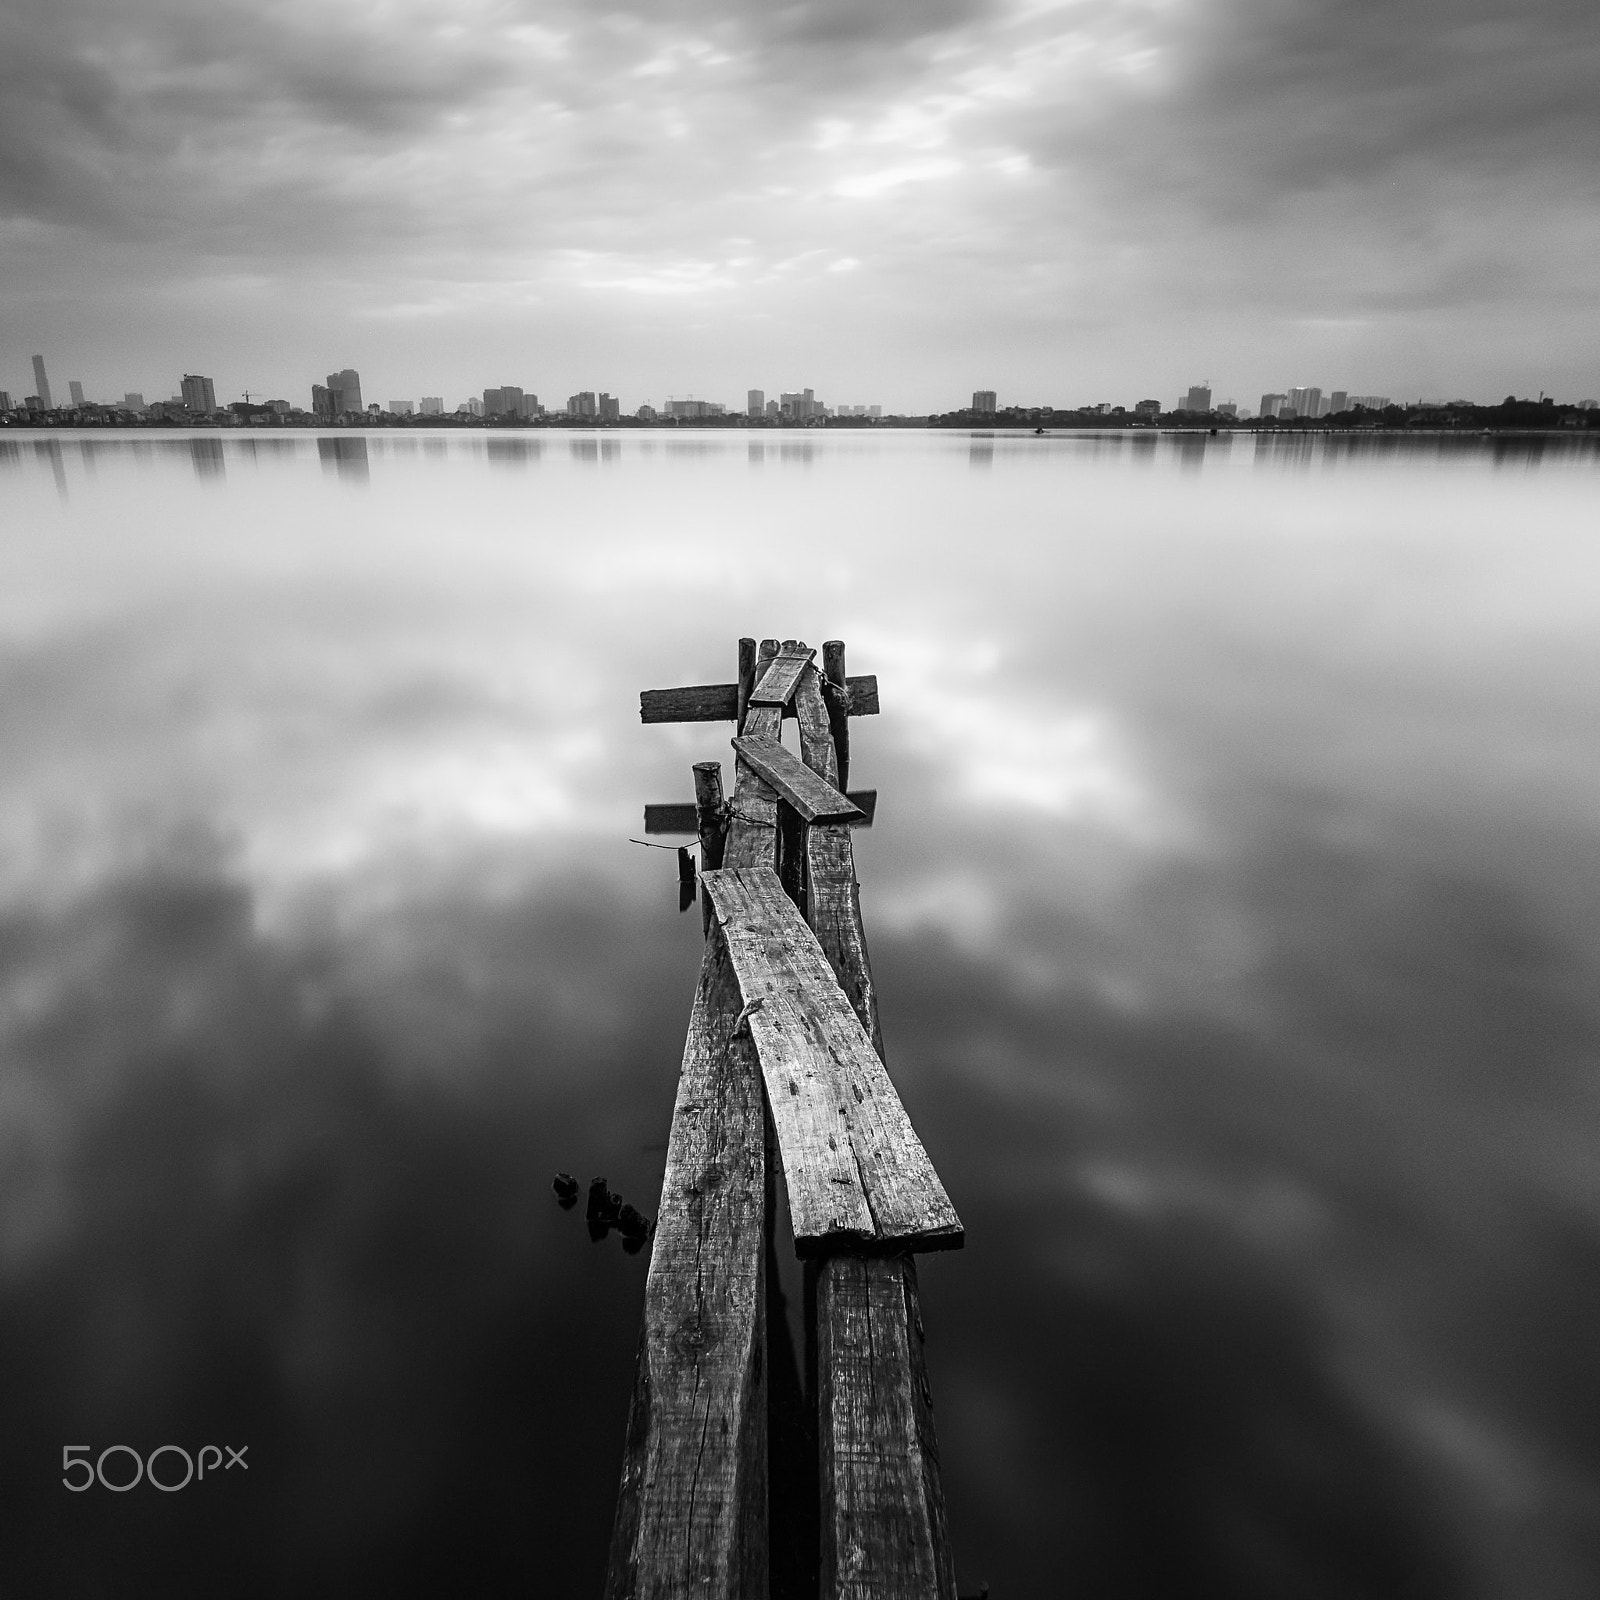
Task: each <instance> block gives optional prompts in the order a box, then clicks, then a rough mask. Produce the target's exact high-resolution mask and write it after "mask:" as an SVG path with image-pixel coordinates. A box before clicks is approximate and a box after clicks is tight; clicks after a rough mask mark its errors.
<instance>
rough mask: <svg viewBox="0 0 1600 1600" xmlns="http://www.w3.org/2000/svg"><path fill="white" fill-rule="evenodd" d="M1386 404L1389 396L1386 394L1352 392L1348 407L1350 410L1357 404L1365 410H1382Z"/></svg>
mask: <svg viewBox="0 0 1600 1600" xmlns="http://www.w3.org/2000/svg"><path fill="white" fill-rule="evenodd" d="M1388 404H1389V397H1388V395H1386V394H1353V395H1351V396H1350V409H1351V410H1352V411H1354V410H1355V408H1356V407H1357V406H1360V407H1362V409H1363V410H1366V411H1382V410H1383V408H1384V407H1385V406H1386V405H1388Z"/></svg>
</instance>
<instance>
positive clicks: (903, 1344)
mask: <svg viewBox="0 0 1600 1600" xmlns="http://www.w3.org/2000/svg"><path fill="white" fill-rule="evenodd" d="M830 654H832V652H830V649H829V647H828V646H827V645H824V647H823V664H824V670H825V671H827V670H828V669H829V668H830V666H836V669H837V671H839V672H841V673H842V671H843V667H844V660H843V646H840V647H839V650H838V652H837V654H836V655H835V657H834V661H833V662H832V663H830V661H829V656H830ZM824 693H826V690H825V689H823V687H822V686H821V685H812V684H810V683H802V684H801V686H800V688H799V690H798V692H797V693H796V695H795V715H796V718H797V719H798V724H799V729H800V749H801V754H802V755H803V757H804V758H805V760H806V762H807V763H808V764H810V765H812V766H814V767H815V769H816V771H817V772H819V773H820V774H821V775H822V776H824V777H831V773H832V770H833V762H834V760H835V759H842V758H844V757H846V756H847V753H848V750H849V744H848V734H847V733H844V736H843V737H842V738H841V733H843V720H844V719H843V718H842V716H839V715H837V714H835V715H832V716H830V715H829V713H830V712H832V711H833V706H832V705H831V704H825V703H824V702H823V699H822V695H823V694H824ZM825 724H826V725H827V726H828V727H829V728H831V731H832V733H833V742H834V747H833V749H832V750H830V748H829V741H828V739H827V737H826V736H825V727H824V725H825ZM806 867H807V886H806V914H807V919H808V921H809V922H810V925H811V928H812V930H813V932H814V933H815V934H816V936H817V941H818V943H819V945H820V946H821V948H822V951H823V953H824V954H825V955H826V956H827V958H828V963H829V965H830V966H831V967H832V968H833V971H834V974H835V975H836V977H837V978H838V980H839V985H840V987H841V988H842V989H843V991H844V993H845V995H846V996H847V997H848V998H849V1000H850V1003H851V1006H852V1007H853V1009H854V1010H855V1013H856V1016H857V1018H858V1019H859V1021H860V1022H861V1025H862V1026H863V1027H864V1028H865V1029H866V1030H867V1034H868V1036H869V1037H870V1038H871V1040H872V1043H873V1048H874V1049H875V1050H876V1051H877V1054H878V1058H879V1060H880V1062H881V1061H882V1060H883V1059H884V1057H883V1031H882V1028H881V1027H880V1025H879V1021H878V997H877V990H876V988H875V987H874V985H873V981H872V966H871V963H870V962H869V961H868V959H867V942H866V933H865V930H864V929H863V927H862V924H861V904H860V890H859V887H858V885H857V883H856V875H855V858H854V855H853V851H852V847H851V843H850V835H849V832H848V830H846V829H844V828H841V827H840V826H838V824H836V823H821V824H818V825H817V826H816V827H813V828H811V829H810V830H809V834H808V840H807V861H806ZM808 1273H809V1283H810V1288H811V1299H812V1303H813V1307H814V1321H813V1323H812V1327H813V1330H814V1333H813V1339H814V1344H815V1348H816V1351H817V1393H818V1412H817V1434H818V1476H819V1487H820V1493H821V1500H822V1517H821V1521H822V1541H821V1563H822V1570H821V1581H820V1585H819V1591H818V1592H819V1593H820V1594H822V1595H824V1596H827V1597H829V1600H834V1597H840V1600H843V1597H849V1600H868V1597H871V1600H928V1597H935V1600H955V1569H954V1562H953V1560H952V1558H951V1553H950V1538H949V1530H948V1527H947V1525H946V1520H945V1509H944V1489H943V1485H942V1483H941V1479H940V1471H939V1447H938V1440H937V1437H936V1434H935V1430H934V1422H933V1394H932V1390H931V1388H930V1387H929V1384H928V1375H927V1367H926V1363H925V1361H924V1358H923V1349H922V1317H921V1311H920V1308H919V1304H918V1296H917V1274H916V1266H915V1264H914V1262H913V1261H912V1260H911V1258H910V1257H909V1256H900V1257H881V1256H875V1257H854V1258H853V1257H850V1256H841V1255H835V1256H831V1257H829V1258H827V1259H825V1260H822V1261H818V1262H814V1263H812V1264H811V1265H810V1266H809V1267H808Z"/></svg>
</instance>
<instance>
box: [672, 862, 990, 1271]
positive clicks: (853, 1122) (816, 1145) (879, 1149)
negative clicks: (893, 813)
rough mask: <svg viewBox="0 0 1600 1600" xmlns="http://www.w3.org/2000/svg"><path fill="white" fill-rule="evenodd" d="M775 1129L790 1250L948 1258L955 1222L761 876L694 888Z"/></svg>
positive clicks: (843, 1013) (789, 908) (888, 1094)
mask: <svg viewBox="0 0 1600 1600" xmlns="http://www.w3.org/2000/svg"><path fill="white" fill-rule="evenodd" d="M702 881H703V883H704V886H705V889H706V892H707V893H708V894H709V895H710V896H711V902H712V906H713V909H714V911H715V914H716V919H717V922H718V924H719V926H720V927H721V929H722V931H723V934H724V935H725V937H726V939H727V943H728V951H729V955H730V957H731V958H732V961H733V967H734V972H735V974H736V976H737V978H738V982H739V991H740V994H741V995H742V996H743V999H744V1005H745V1010H746V1012H747V1021H748V1026H749V1028H750V1032H751V1036H752V1037H753V1038H754V1040H755V1044H756V1053H757V1056H758V1057H759V1059H760V1062H761V1071H762V1076H763V1078H764V1079H765V1081H766V1085H767V1098H768V1101H769V1103H770V1105H771V1107H772V1116H773V1121H774V1123H775V1124H776V1126H777V1130H778V1144H779V1149H780V1152H781V1154H782V1158H783V1171H784V1181H785V1185H786V1188H787V1191H788V1195H789V1210H790V1214H791V1217H792V1219H793V1224H794V1234H795V1247H796V1249H797V1250H798V1251H799V1252H800V1253H801V1254H802V1255H804V1254H809V1253H813V1252H815V1251H817V1250H819V1249H821V1248H823V1247H824V1246H825V1245H828V1244H834V1245H837V1244H843V1243H850V1244H855V1245H858V1246H863V1247H867V1248H877V1249H895V1248H898V1249H916V1250H926V1249H949V1248H951V1247H953V1246H956V1245H958V1244H959V1243H960V1242H961V1238H962V1228H961V1220H960V1218H959V1217H958V1216H957V1215H956V1213H955V1208H954V1207H953V1206H952V1205H951V1204H950V1198H949V1196H948V1195H947V1194H946V1193H945V1191H944V1185H943V1184H942V1183H941V1182H940V1181H939V1175H938V1173H936V1172H935V1171H934V1169H933V1164H932V1162H930V1161H929V1160H928V1156H927V1152H926V1151H925V1150H924V1149H923V1148H922V1142H921V1141H920V1140H919V1139H918V1138H917V1135H916V1131H915V1129H914V1128H913V1127H912V1126H911V1120H910V1118H909V1117H907V1116H906V1113H905V1108H904V1107H903V1106H902V1105H901V1103H900V1097H899V1095H898V1094H897V1093H896V1092H895V1088H894V1085H893V1084H892V1083H891V1082H890V1081H889V1075H888V1073H887V1072H886V1071H885V1070H884V1066H883V1062H882V1061H881V1060H880V1059H879V1057H878V1055H877V1053H876V1052H875V1051H874V1050H873V1048H872V1042H871V1040H870V1038H869V1037H868V1035H867V1032H866V1030H865V1029H864V1028H863V1027H862V1024H861V1022H860V1020H859V1018H858V1017H857V1014H856V1012H855V1010H854V1009H853V1008H852V1006H851V1004H850V1001H849V1000H848V999H847V998H846V996H845V994H844V991H843V990H842V989H841V988H840V986H839V983H838V981H837V979H836V978H835V976H834V973H833V969H832V968H831V967H830V966H829V964H828V961H827V958H826V957H825V956H824V954H823V952H822V948H821V946H820V945H819V944H818V943H817V940H816V936H815V935H814V934H813V933H812V931H811V930H810V928H808V927H807V926H806V924H805V922H804V921H803V920H802V918H801V916H800V913H799V912H798V911H797V910H796V909H795V907H794V905H793V903H792V902H791V901H790V900H789V898H788V897H787V896H786V895H785V894H784V892H783V889H782V886H781V885H780V883H779V881H778V877H777V874H776V873H775V872H773V871H772V870H770V869H768V868H737V867H726V868H724V869H723V870H722V871H721V872H711V873H707V874H706V875H705V877H704V879H703V880H702Z"/></svg>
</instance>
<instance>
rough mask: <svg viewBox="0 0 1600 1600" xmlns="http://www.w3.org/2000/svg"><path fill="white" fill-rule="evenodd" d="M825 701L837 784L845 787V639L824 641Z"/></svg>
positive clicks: (847, 773)
mask: <svg viewBox="0 0 1600 1600" xmlns="http://www.w3.org/2000/svg"><path fill="white" fill-rule="evenodd" d="M822 679H823V700H824V702H825V703H826V705H827V708H828V725H829V727H830V728H832V730H833V744H834V750H835V753H836V756H837V760H838V766H839V776H838V777H837V778H835V779H834V780H833V781H834V785H835V787H837V788H840V789H842V788H844V786H845V785H846V784H847V783H849V781H850V688H849V684H848V682H847V680H846V678H845V673H844V640H843V639H825V640H824V641H823V644H822Z"/></svg>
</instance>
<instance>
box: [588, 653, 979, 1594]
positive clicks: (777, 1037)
mask: <svg viewBox="0 0 1600 1600" xmlns="http://www.w3.org/2000/svg"><path fill="white" fill-rule="evenodd" d="M815 656H816V652H815V651H813V650H810V649H808V648H807V647H806V646H805V645H804V644H801V643H798V642H797V641H793V640H790V641H787V642H785V643H784V644H782V645H780V644H779V643H778V641H776V640H773V639H768V640H765V641H763V643H762V645H761V647H760V649H759V651H758V650H757V648H756V645H755V641H754V640H751V639H744V640H741V641H740V644H739V680H738V682H737V683H734V684H720V685H708V686H707V685H702V686H698V687H694V688H689V689H665V690H647V691H646V692H645V693H644V694H643V695H642V696H641V697H640V702H641V704H640V715H641V719H642V720H643V721H645V722H667V721H714V720H718V719H725V720H730V721H734V722H736V723H737V729H736V735H737V736H736V737H735V739H734V741H733V744H734V751H735V775H736V776H735V784H734V790H733V795H732V797H731V799H730V800H724V797H723V791H722V781H721V768H720V766H719V765H718V764H717V763H715V762H701V763H699V764H697V765H696V767H695V769H694V780H695V800H694V803H693V804H692V805H690V804H687V803H685V804H683V805H679V806H651V807H647V808H646V827H647V829H649V830H651V831H655V832H662V833H668V832H682V833H694V834H696V835H697V836H698V839H699V843H700V858H701V868H702V871H701V873H700V885H701V891H702V896H703V902H702V903H703V906H704V917H705V928H706V948H705V956H704V959H703V961H702V964H701V969H700V981H699V985H698V987H697V989H696V992H695V999H694V1008H693V1011H692V1012H691V1015H690V1019H689V1034H688V1040H687V1043H686V1045H685V1048H684V1056H683V1069H682V1073H681V1075H680V1078H679V1083H678V1096H677V1102H676V1105H675V1107H674V1110H673V1119H672V1132H671V1136H670V1139H669V1142H668V1147H667V1165H666V1175H665V1178H664V1180H663V1183H662V1189H661V1204H660V1209H659V1214H658V1218H657V1223H656V1232H655V1238H654V1244H653V1250H652V1256H651V1262H650V1272H649V1277H648V1280H647V1284H646V1289H645V1314H644V1331H643V1335H642V1338H641V1340H640V1348H639V1362H638V1372H637V1377H636V1381H635V1385H634V1393H633V1400H632V1405H631V1409H630V1414H629V1421H628V1433H627V1443H626V1448H625V1453H624V1459H623V1470H622V1487H621V1492H620V1494H619V1496H618V1501H617V1514H616V1522H615V1525H614V1529H613V1535H612V1545H611V1558H610V1565H609V1569H608V1572H607V1578H606V1589H605V1593H606V1596H607V1600H636V1597H637V1600H667V1597H673V1600H677V1597H684V1600H688V1597H691V1596H692V1597H695V1600H702V1597H716V1600H763V1597H766V1596H768V1595H769V1594H778V1593H785V1594H787V1593H794V1592H796V1589H795V1585H796V1569H797V1568H798V1569H799V1570H800V1571H801V1572H802V1573H804V1574H805V1577H806V1579H807V1580H808V1581H809V1578H810V1574H811V1573H813V1572H814V1573H815V1574H816V1581H817V1583H818V1586H819V1592H820V1594H821V1595H822V1596H824V1597H826V1600H836V1597H838V1600H845V1597H848V1600H954V1596H955V1584H954V1576H953V1568H952V1564H951V1560H950V1551H949V1541H948V1537H947V1534H946V1528H945V1515H944V1499H943V1493H942V1490H941V1488H940V1479H939V1458H938V1447H937V1443H936V1440H935V1435H934V1426H933V1409H932V1400H931V1395H930V1392H929V1388H928V1381H927V1373H926V1369H925V1366H924V1362H923V1351H922V1337H923V1335H922V1318H921V1313H920V1310H919V1306H918V1297H917V1275H916V1269H915V1266H914V1264H913V1259H912V1255H913V1252H916V1251H921V1250H932V1249H949V1248H952V1247H958V1246H959V1245H960V1244H961V1242H962V1228H961V1222H960V1219H959V1218H958V1217H957V1215H956V1212H955V1209H954V1208H953V1207H952V1205H951V1203H950V1200H949V1197H948V1196H947V1195H946V1193H945V1191H944V1186H943V1184H942V1183H941V1182H940V1181H939V1176H938V1173H937V1172H936V1171H935V1170H934V1167H933V1164H932V1162H931V1161H929V1159H928V1156H927V1153H926V1152H925V1151H924V1150H923V1147H922V1144H921V1141H920V1140H919V1139H918V1138H917V1135H916V1132H915V1130H914V1129H913V1128H912V1125H911V1121H910V1119H909V1117H908V1116H907V1115H906V1112H905V1108H904V1107H903V1106H902V1104H901V1102H900V1097H899V1095H898V1093H897V1092H896V1090H895V1087H894V1084H893V1083H892V1082H891V1080H890V1078H889V1075H888V1072H887V1070H886V1069H885V1066H884V1055H883V1035H882V1028H881V1026H880V1024H879V1020H878V1003H877V991H876V989H875V987H874V985H873V979H872V969H871V965H870V963H869V962H868V959H867V945H866V935H865V931H864V929H863V928H862V924H861V910H860V901H859V894H858V887H857V884H856V877H855V860H854V852H853V846H852V843H851V828H852V826H859V825H863V824H865V823H869V822H870V820H871V815H872V810H873V807H874V805H875V801H876V796H875V795H871V794H861V795H856V794H850V795H847V794H846V793H845V792H844V783H845V781H846V779H847V777H848V771H849V720H850V718H851V717H853V716H863V715H872V714H874V713H875V712H876V711H877V709H878V692H877V681H876V679H874V678H848V677H846V675H845V670H844V668H845V660H844V646H843V645H842V644H841V643H839V642H837V641H833V642H830V643H828V644H825V645H824V646H823V664H822V669H821V670H820V671H819V669H818V667H817V665H816V660H815ZM786 716H788V717H792V718H793V719H794V721H795V724H796V727H797V731H798V735H799V738H798V743H799V750H800V753H799V756H798V757H796V756H795V755H794V754H793V753H792V752H791V751H790V750H789V748H788V747H787V746H785V745H784V744H783V743H782V740H781V734H782V730H783V723H784V720H785V718H786ZM779 1164H781V1168H782V1176H783V1180H784V1185H785V1191H786V1193H787V1197H788V1209H789V1215H790V1219H791V1223H792V1227H793V1234H794V1244H795V1248H796V1250H797V1252H798V1253H799V1254H800V1255H801V1256H802V1257H804V1258H805V1259H806V1266H805V1273H806V1291H807V1292H806V1295H805V1302H806V1316H807V1318H808V1327H807V1330H806V1337H807V1345H808V1349H809V1350H810V1351H812V1352H814V1357H815V1372H814V1375H813V1381H812V1384H811V1389H812V1401H813V1404H814V1407H815V1410H814V1423H813V1428H814V1438H815V1472H816V1498H815V1503H814V1505H808V1504H807V1503H806V1502H807V1497H806V1496H805V1495H791V1494H789V1493H787V1492H785V1493H784V1494H783V1495H782V1496H781V1497H775V1496H773V1495H770V1494H769V1485H771V1484H773V1483H774V1482H776V1481H778V1480H780V1479H782V1480H783V1481H785V1482H786V1483H787V1482H788V1481H789V1479H791V1478H792V1465H793V1453H792V1451H790V1454H789V1455H788V1456H787V1457H786V1458H785V1459H786V1460H787V1463H788V1466H789V1468H790V1469H791V1470H789V1471H787V1472H785V1471H780V1469H779V1461H778V1455H779V1454H781V1453H782V1452H783V1451H784V1450H788V1449H789V1446H788V1445H787V1444H786V1443H785V1442H784V1441H783V1440H780V1439H778V1438H777V1437H776V1434H777V1430H776V1429H769V1412H770V1410H771V1408H770V1407H769V1392H768V1391H769V1382H770V1386H771V1389H772V1391H773V1394H774V1396H776V1394H777V1392H778V1391H779V1390H780V1389H782V1390H783V1391H785V1392H794V1393H798V1392H799V1388H800V1386H799V1383H798V1374H797V1373H796V1372H795V1371H793V1362H794V1357H793V1353H792V1349H791V1347H790V1344H789V1341H788V1340H787V1338H786V1337H785V1336H784V1334H785V1330H784V1329H782V1328H781V1327H769V1313H771V1308H772V1307H773V1305H774V1304H775V1301H774V1288H775V1286H774V1285H773V1284H772V1283H771V1282H769V1274H770V1273H771V1271H772V1264H771V1262H772V1257H771V1250H772V1241H773V1212H774V1203H773V1202H774V1198H775V1197H774V1192H773V1184H774V1180H775V1177H776V1171H775V1168H776V1166H777V1165H779ZM772 1315H774V1316H775V1318H776V1319H777V1320H781V1313H772ZM769 1335H771V1337H770V1338H769ZM772 1414H774V1415H776V1414H777V1413H772ZM802 1535H808V1536H809V1538H810V1540H811V1541H812V1542H814V1543H815V1545H816V1549H815V1551H814V1552H806V1551H805V1550H804V1549H800V1550H799V1559H798V1561H797V1558H796V1551H797V1547H798V1546H800V1545H802V1544H803V1543H804V1542H805V1540H804V1539H803V1538H802V1537H801V1536H802Z"/></svg>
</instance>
